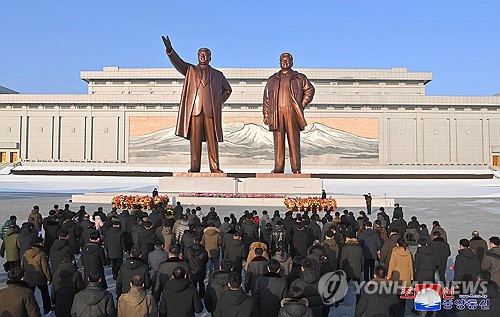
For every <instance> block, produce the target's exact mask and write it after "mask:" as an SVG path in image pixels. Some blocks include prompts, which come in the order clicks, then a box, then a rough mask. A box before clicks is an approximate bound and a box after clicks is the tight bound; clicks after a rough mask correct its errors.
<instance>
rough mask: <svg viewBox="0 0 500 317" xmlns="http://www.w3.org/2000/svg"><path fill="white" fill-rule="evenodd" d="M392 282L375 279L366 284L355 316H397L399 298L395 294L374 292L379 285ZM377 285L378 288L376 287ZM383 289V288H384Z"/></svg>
mask: <svg viewBox="0 0 500 317" xmlns="http://www.w3.org/2000/svg"><path fill="white" fill-rule="evenodd" d="M382 283H383V284H386V283H390V282H389V281H388V280H386V279H374V280H371V281H370V282H368V283H367V284H366V285H365V292H364V293H363V294H362V295H361V299H360V300H359V303H358V304H357V305H356V312H355V315H354V316H355V317H362V316H365V317H381V316H387V317H390V316H397V314H396V312H397V311H398V309H399V298H398V296H397V295H395V294H391V293H380V292H374V291H373V290H374V289H378V287H377V285H380V284H382ZM375 287H377V288H375ZM382 289H383V288H382Z"/></svg>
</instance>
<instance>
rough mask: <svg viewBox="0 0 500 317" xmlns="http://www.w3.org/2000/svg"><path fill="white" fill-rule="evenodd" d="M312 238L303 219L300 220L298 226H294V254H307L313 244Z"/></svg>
mask: <svg viewBox="0 0 500 317" xmlns="http://www.w3.org/2000/svg"><path fill="white" fill-rule="evenodd" d="M312 242H313V241H311V238H310V236H309V234H308V232H307V228H306V227H305V223H304V222H303V221H301V222H299V223H298V224H297V226H294V227H293V234H292V245H293V252H292V254H293V256H296V255H300V256H301V257H306V256H307V250H308V249H309V247H310V246H311V245H312Z"/></svg>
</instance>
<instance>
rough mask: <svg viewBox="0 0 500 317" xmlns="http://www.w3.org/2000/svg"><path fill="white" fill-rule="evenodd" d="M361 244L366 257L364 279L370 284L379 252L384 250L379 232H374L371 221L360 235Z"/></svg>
mask: <svg viewBox="0 0 500 317" xmlns="http://www.w3.org/2000/svg"><path fill="white" fill-rule="evenodd" d="M359 244H360V245H361V247H362V248H363V255H364V257H365V261H364V267H363V273H364V279H365V282H368V281H369V280H371V277H372V276H373V270H374V268H375V260H376V259H377V252H378V251H379V250H380V249H381V248H382V241H381V240H380V237H379V236H378V234H377V232H376V231H375V230H373V228H372V223H371V222H370V221H368V222H366V223H365V230H363V231H362V232H361V233H360V234H359Z"/></svg>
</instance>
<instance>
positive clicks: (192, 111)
mask: <svg viewBox="0 0 500 317" xmlns="http://www.w3.org/2000/svg"><path fill="white" fill-rule="evenodd" d="M162 39H163V43H164V44H165V48H166V53H167V55H168V58H169V59H170V62H171V63H172V65H173V66H174V67H175V69H177V70H178V71H179V72H180V73H181V74H182V75H184V76H185V77H186V79H185V80H184V86H183V87H182V97H181V101H180V104H179V113H178V115H177V127H176V131H175V134H176V135H177V136H181V137H183V138H186V139H188V140H189V143H190V152H191V168H190V169H189V171H188V172H193V173H196V172H199V171H200V168H201V145H202V142H205V141H206V142H207V149H208V160H209V166H210V171H211V172H212V173H222V171H221V170H220V168H219V145H218V142H222V141H223V136H222V104H223V103H224V102H226V100H227V99H228V98H229V96H230V95H231V92H232V90H231V86H230V85H229V82H228V81H227V79H226V77H224V75H223V74H222V72H220V71H218V70H216V69H213V68H212V67H210V65H209V63H210V60H211V52H210V50H209V49H208V48H200V49H199V50H198V65H196V66H195V65H192V64H189V63H186V62H184V61H183V60H182V59H181V58H180V57H179V55H177V53H176V52H175V50H174V49H173V48H172V44H171V43H170V39H169V38H168V36H167V37H164V36H162Z"/></svg>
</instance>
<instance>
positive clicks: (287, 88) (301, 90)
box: [262, 53, 314, 174]
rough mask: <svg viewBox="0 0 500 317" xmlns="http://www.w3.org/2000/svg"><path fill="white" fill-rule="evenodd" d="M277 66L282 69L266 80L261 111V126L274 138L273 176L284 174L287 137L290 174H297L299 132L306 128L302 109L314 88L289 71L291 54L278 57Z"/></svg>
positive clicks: (311, 97) (297, 73)
mask: <svg viewBox="0 0 500 317" xmlns="http://www.w3.org/2000/svg"><path fill="white" fill-rule="evenodd" d="M280 66H281V70H280V71H279V72H277V73H275V74H274V75H272V76H271V77H269V79H268V80H267V83H266V88H265V90H264V106H263V109H262V112H263V114H264V124H265V125H268V126H269V130H270V131H273V136H274V170H273V171H272V173H283V172H284V169H285V134H286V138H287V139H288V149H289V151H290V165H291V167H292V172H293V173H295V174H300V173H301V157H300V131H302V130H304V128H305V127H306V125H307V122H306V120H305V118H304V109H305V108H306V107H307V105H308V104H309V103H310V102H311V101H312V99H313V97H314V87H313V85H312V84H311V82H310V81H309V79H307V77H306V76H305V75H304V74H301V73H299V72H296V71H294V70H292V66H293V57H292V54H290V53H283V54H281V55H280Z"/></svg>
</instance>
